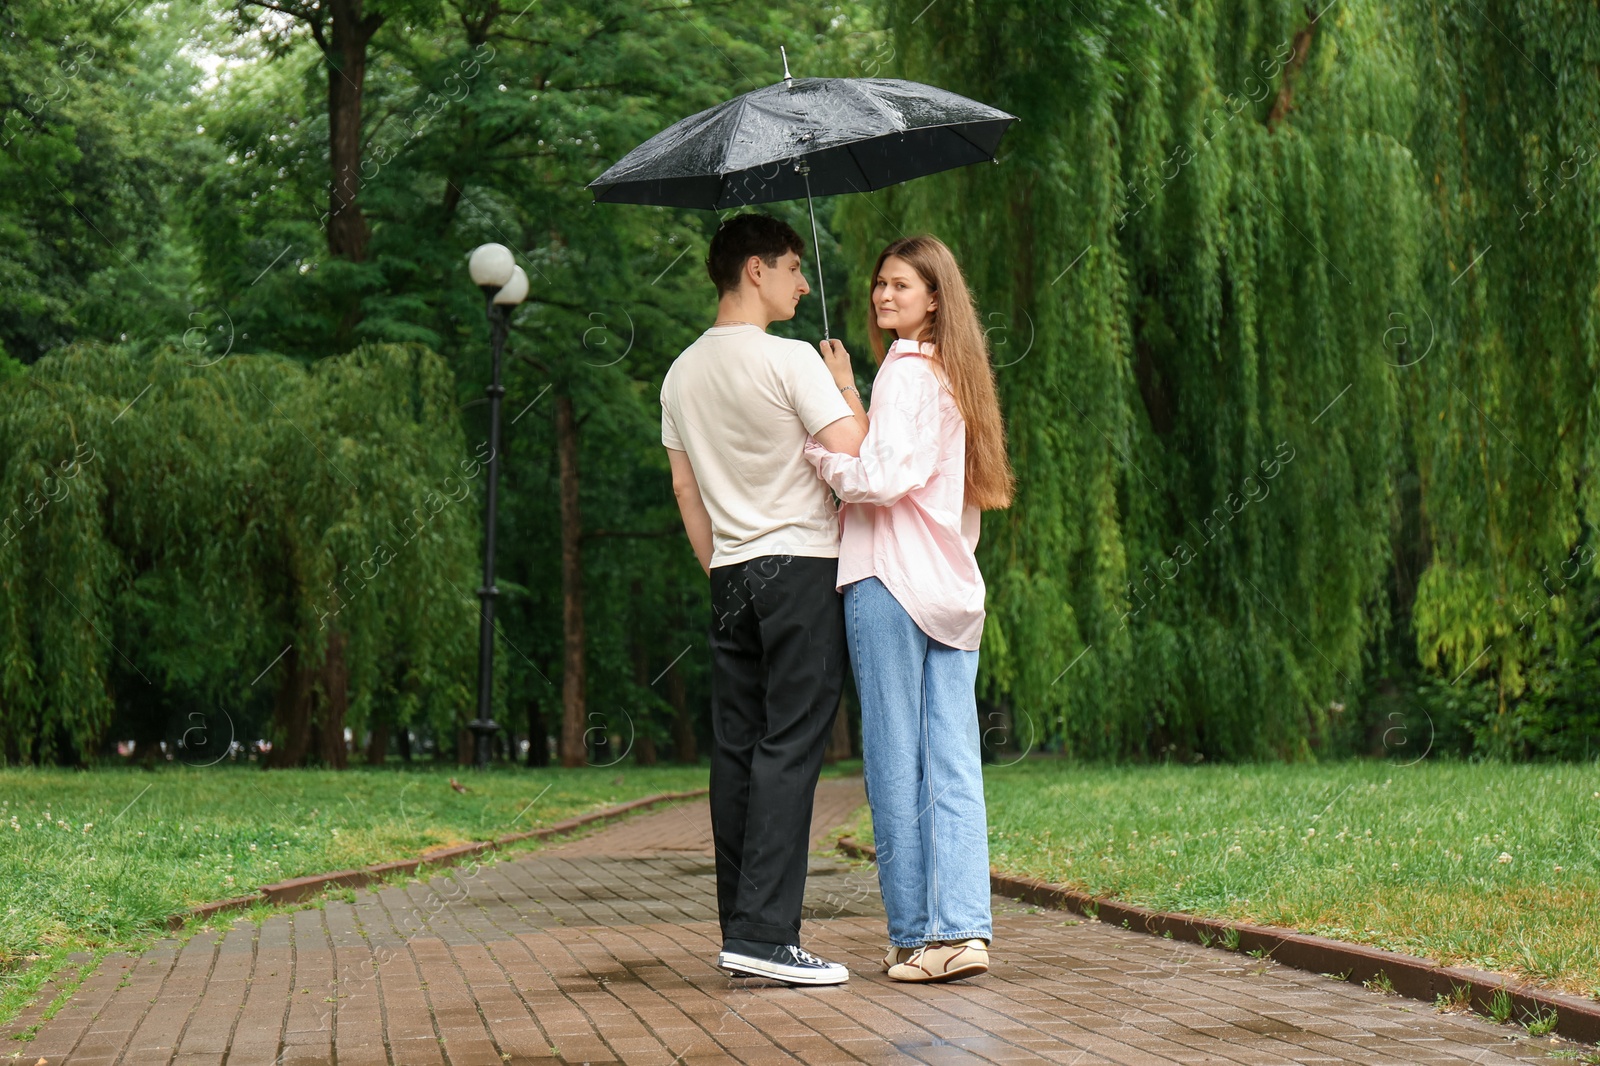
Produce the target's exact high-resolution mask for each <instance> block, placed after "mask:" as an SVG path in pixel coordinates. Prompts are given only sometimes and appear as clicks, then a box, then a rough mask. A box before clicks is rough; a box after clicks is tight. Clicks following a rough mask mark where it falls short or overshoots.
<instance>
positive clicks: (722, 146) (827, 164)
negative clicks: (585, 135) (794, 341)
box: [587, 56, 1017, 337]
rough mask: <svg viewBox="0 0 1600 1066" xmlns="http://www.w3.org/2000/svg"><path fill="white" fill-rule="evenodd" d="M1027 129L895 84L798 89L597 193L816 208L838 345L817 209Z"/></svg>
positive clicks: (651, 147)
mask: <svg viewBox="0 0 1600 1066" xmlns="http://www.w3.org/2000/svg"><path fill="white" fill-rule="evenodd" d="M1015 121H1017V118H1016V116H1015V115H1008V114H1006V113H1005V112H1004V111H1000V110H997V109H996V108H993V107H990V106H988V105H987V104H980V103H978V102H977V101H975V100H969V99H967V98H966V97H964V96H958V95H956V94H955V93H952V92H946V91H945V90H944V89H937V88H934V87H933V86H931V85H922V84H919V83H917V82H914V81H901V80H899V79H896V78H794V77H790V75H789V61H788V57H787V56H785V57H784V64H783V81H781V82H778V83H775V84H773V85H769V86H767V87H766V88H764V89H757V90H755V91H754V92H748V93H745V94H744V95H743V96H739V97H736V98H734V99H732V100H729V101H728V102H727V103H723V104H718V105H717V106H716V107H713V108H711V109H709V110H706V111H702V112H700V113H699V114H698V115H691V116H690V117H689V118H686V119H684V120H683V121H681V122H678V123H675V124H673V125H672V126H669V127H667V128H666V129H664V130H662V131H661V132H660V133H658V134H656V135H655V136H654V137H652V138H650V139H649V140H648V141H645V142H644V143H643V144H641V145H640V146H639V147H637V148H635V149H634V150H633V151H631V152H629V153H628V154H627V155H625V156H623V157H622V159H620V160H619V161H618V162H617V163H616V164H615V165H614V166H612V167H611V168H610V169H609V170H607V171H606V172H605V173H604V174H601V175H600V176H599V177H598V178H596V179H595V180H594V181H592V182H590V183H589V185H588V186H587V187H588V188H590V189H593V190H594V191H595V201H596V202H604V203H616V204H657V205H661V206H665V207H700V208H706V209H709V210H720V209H721V208H725V207H741V206H749V205H753V204H765V203H772V202H773V201H777V200H798V199H799V198H800V197H802V196H804V197H805V198H806V210H807V211H808V212H809V213H810V215H811V241H812V245H813V247H814V248H815V249H816V254H817V260H818V266H817V284H818V287H819V292H820V294H821V300H822V334H823V336H824V337H826V336H827V335H828V302H827V300H828V295H827V291H826V289H823V288H822V287H821V286H822V268H821V259H822V247H821V244H820V243H819V242H818V240H817V216H816V212H815V211H813V210H812V208H811V197H812V196H813V195H816V196H829V195H833V194H835V193H847V192H871V191H872V190H874V189H881V188H884V187H885V186H888V185H896V184H898V183H900V182H902V181H910V180H911V179H912V178H920V177H923V176H924V175H927V174H937V173H939V172H940V171H941V170H951V169H954V168H955V167H964V166H967V165H969V164H971V163H979V162H983V161H984V160H990V161H993V160H994V153H995V149H996V148H997V147H998V146H999V144H1000V138H1001V137H1002V136H1003V135H1004V134H1005V131H1006V128H1007V127H1008V126H1010V125H1011V123H1013V122H1015Z"/></svg>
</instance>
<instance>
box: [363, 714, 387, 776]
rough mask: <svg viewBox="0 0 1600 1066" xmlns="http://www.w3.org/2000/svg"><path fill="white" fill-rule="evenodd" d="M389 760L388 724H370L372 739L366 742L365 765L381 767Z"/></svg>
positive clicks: (382, 722) (379, 722) (380, 722)
mask: <svg viewBox="0 0 1600 1066" xmlns="http://www.w3.org/2000/svg"><path fill="white" fill-rule="evenodd" d="M388 758H389V723H388V722H384V721H378V722H374V723H373V724H372V738H371V739H370V740H369V741H368V742H367V765H368V766H382V765H383V764H384V763H385V762H386V761H387V760H388Z"/></svg>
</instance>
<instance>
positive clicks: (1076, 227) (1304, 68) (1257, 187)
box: [841, 0, 1424, 757]
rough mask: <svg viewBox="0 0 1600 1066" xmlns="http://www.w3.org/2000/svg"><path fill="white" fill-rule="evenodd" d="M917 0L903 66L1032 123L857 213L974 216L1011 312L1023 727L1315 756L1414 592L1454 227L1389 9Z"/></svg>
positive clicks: (1000, 693) (985, 283)
mask: <svg viewBox="0 0 1600 1066" xmlns="http://www.w3.org/2000/svg"><path fill="white" fill-rule="evenodd" d="M887 17H888V27H889V31H890V32H889V36H888V38H887V43H888V53H889V54H890V55H892V59H893V66H895V67H896V68H897V69H896V70H894V71H893V72H894V73H898V74H900V75H902V76H905V77H910V78H913V79H917V80H924V81H930V82H934V83H937V84H940V85H942V86H945V87H947V88H951V89H954V90H956V91H958V92H964V93H967V94H970V95H973V96H976V97H979V98H982V99H984V100H985V101H986V102H988V103H991V104H994V105H996V106H998V107H1001V108H1005V109H1006V110H1008V111H1011V112H1012V113H1014V114H1016V115H1018V116H1019V117H1020V119H1021V122H1020V123H1019V124H1018V125H1017V126H1016V127H1014V129H1013V131H1012V132H1011V133H1010V134H1008V136H1007V140H1006V142H1005V143H1004V145H1003V148H1002V158H1001V160H1000V165H999V166H997V167H993V166H990V167H974V168H968V169H966V170H962V171H957V172H952V173H949V174H946V175H942V176H939V177H936V178H933V179H929V180H925V181H922V182H917V183H913V184H910V185H906V186H901V187H897V188H895V189H893V190H892V191H888V192H885V193H881V194H878V195H877V196H875V197H872V198H870V199H868V198H857V199H855V200H853V201H847V202H846V203H845V204H844V205H843V206H842V209H841V215H842V217H843V218H844V228H845V230H846V232H847V233H848V235H849V236H848V241H849V243H851V244H853V246H854V247H855V248H856V249H857V250H858V251H859V252H860V253H861V254H862V255H863V256H864V257H870V256H871V255H872V254H873V253H874V252H875V251H876V249H877V248H878V247H880V246H881V242H882V241H883V240H884V239H885V238H888V237H892V236H894V235H895V234H896V232H899V231H904V232H914V231H918V230H927V231H931V232H934V233H936V234H939V235H941V236H942V237H944V238H945V239H946V240H947V241H948V242H949V243H950V244H951V245H952V247H953V248H954V250H955V251H956V253H957V256H958V258H959V259H960V260H961V262H962V263H963V266H964V268H965V269H966V271H967V273H968V276H969V279H970V280H971V282H972V283H973V285H974V288H975V291H976V293H977V295H978V298H979V301H980V305H981V308H982V310H983V311H984V313H985V314H986V315H987V316H988V318H987V322H988V325H989V326H990V327H991V334H990V339H991V343H992V344H993V347H994V350H995V361H996V366H997V373H998V376H999V380H1000V386H1001V393H1002V400H1003V403H1004V406H1005V411H1006V414H1007V417H1008V422H1009V431H1010V443H1011V451H1012V457H1013V461H1014V463H1015V465H1016V469H1017V474H1018V479H1019V492H1018V495H1017V501H1016V504H1015V506H1013V507H1012V508H1011V510H1010V511H1008V512H1003V513H995V514H990V515H987V516H985V519H984V525H983V537H982V541H981V543H980V546H979V553H980V561H981V562H982V564H983V568H984V573H985V575H986V577H987V579H988V583H989V601H988V605H989V623H988V628H987V629H986V631H985V643H984V649H983V651H984V655H983V668H984V672H983V678H982V681H981V683H980V684H981V686H982V688H983V689H984V691H985V692H986V693H987V694H988V695H989V697H990V698H991V699H992V700H993V701H994V702H995V704H996V705H997V706H999V707H1000V708H1001V709H1004V708H1005V707H1007V706H1009V708H1010V709H1011V711H1012V712H1013V716H1014V720H1015V726H1014V727H1015V729H1016V731H1017V736H1016V739H1017V741H1018V742H1019V743H1025V742H1027V741H1028V740H1029V739H1030V736H1029V731H1030V730H1033V731H1035V733H1036V734H1037V733H1043V734H1044V735H1045V736H1048V737H1051V738H1053V739H1054V740H1055V741H1057V742H1058V743H1059V744H1060V745H1061V746H1062V747H1064V748H1065V749H1066V750H1068V751H1072V752H1075V753H1079V754H1085V755H1126V754H1133V753H1143V754H1149V755H1161V754H1176V755H1178V756H1180V757H1200V756H1207V757H1218V756H1220V757H1250V756H1256V755H1263V754H1278V755H1285V756H1291V757H1292V756H1298V755H1301V754H1304V753H1306V752H1307V751H1308V750H1311V749H1312V748H1314V747H1315V746H1316V745H1317V744H1318V743H1319V742H1321V741H1322V740H1323V739H1325V738H1326V735H1327V731H1328V730H1329V729H1330V728H1332V726H1333V725H1334V724H1335V722H1336V718H1335V715H1337V714H1338V713H1339V712H1340V711H1341V710H1343V709H1344V707H1345V706H1347V705H1348V704H1350V703H1351V701H1353V700H1354V698H1355V696H1356V695H1357V693H1358V691H1359V688H1360V680H1361V678H1362V652H1363V649H1364V647H1366V646H1367V645H1368V644H1369V643H1370V641H1371V640H1372V638H1373V636H1374V635H1375V632H1376V630H1377V629H1378V628H1379V626H1380V623H1379V622H1378V621H1376V620H1377V619H1381V618H1382V617H1383V615H1382V612H1381V611H1379V610H1376V609H1375V605H1377V604H1379V603H1380V602H1381V600H1382V597H1383V594H1384V578H1385V576H1386V559H1387V556H1388V541H1389V530H1390V521H1391V499H1390V485H1391V482H1392V473H1393V469H1394V467H1395V465H1396V463H1397V454H1398V447H1397V441H1398V421H1399V416H1398V410H1397V399H1396V383H1395V378H1394V376H1393V373H1394V372H1393V369H1392V368H1391V367H1389V366H1388V365H1387V364H1386V360H1385V358H1384V356H1385V353H1386V349H1385V348H1384V344H1383V342H1384V337H1385V331H1386V330H1387V329H1389V328H1390V327H1391V326H1392V325H1393V320H1392V319H1390V318H1389V317H1388V316H1389V314H1390V313H1391V312H1393V311H1396V310H1405V309H1414V307H1415V306H1416V297H1415V290H1416V280H1415V279H1416V272H1417V262H1418V257H1419V254H1420V253H1419V249H1420V247H1421V246H1422V242H1423V240H1424V234H1423V231H1422V226H1421V223H1420V216H1421V203H1422V200H1421V195H1420V187H1419V183H1418V173H1417V168H1416V165H1415V163H1414V161H1413V158H1412V156H1411V153H1410V152H1409V151H1408V150H1407V148H1406V146H1405V137H1406V135H1407V133H1408V119H1409V116H1410V114H1411V100H1412V98H1413V97H1414V96H1415V93H1416V89H1415V86H1414V84H1413V78H1414V74H1413V72H1412V71H1411V70H1410V68H1409V67H1408V65H1407V63H1406V59H1407V58H1408V57H1407V56H1405V55H1404V53H1403V52H1402V51H1401V49H1400V47H1399V45H1398V43H1397V41H1396V38H1395V35H1394V27H1393V25H1392V24H1391V23H1390V18H1391V16H1389V15H1387V14H1386V13H1385V12H1384V11H1382V10H1381V9H1380V8H1379V7H1378V6H1376V5H1370V4H1369V5H1358V4H1341V5H1338V6H1337V7H1335V8H1333V10H1331V11H1328V12H1327V13H1326V14H1324V15H1322V17H1320V18H1318V17H1317V12H1316V11H1315V10H1314V9H1308V8H1304V7H1302V6H1301V5H1298V4H1288V3H1276V4H1274V3H1250V4H1244V5H1233V6H1231V7H1229V8H1228V9H1226V10H1223V9H1217V8H1213V7H1211V6H1210V5H1189V4H1180V5H1177V6H1163V7H1159V8H1158V7H1154V6H1151V5H1145V4H1131V3H1106V4H1100V5H1093V6H1090V5H1073V4H1068V5H1057V4H1053V3H1042V2H1040V3H1028V2H1020V3H1008V4H1002V5H989V4H983V5H979V4H976V3H962V2H956V0H948V2H945V3H941V4H936V5H932V6H924V5H922V4H919V3H911V4H902V3H897V2H896V3H891V4H889V6H888V9H887ZM882 51H883V49H881V48H880V49H879V52H882ZM870 261H871V260H870V258H865V259H864V262H866V263H870ZM857 284H858V285H859V284H861V282H859V281H858V283H857Z"/></svg>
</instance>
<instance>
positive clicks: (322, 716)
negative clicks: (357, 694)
mask: <svg viewBox="0 0 1600 1066" xmlns="http://www.w3.org/2000/svg"><path fill="white" fill-rule="evenodd" d="M349 641H350V638H349V637H347V636H346V635H345V634H343V633H340V632H337V631H335V632H332V633H329V634H328V652H327V656H326V657H325V658H324V659H323V662H322V669H321V671H320V673H321V675H322V676H321V681H322V684H321V685H320V686H319V687H320V689H321V691H320V693H319V699H318V700H317V707H316V710H317V734H318V737H319V738H320V740H321V743H320V745H319V747H320V749H321V750H320V751H319V752H318V754H319V755H320V756H321V758H322V764H323V765H324V766H328V767H331V768H333V769H335V770H343V769H344V768H345V767H346V766H347V765H349V757H348V756H349V750H350V749H349V747H348V746H347V744H346V743H345V739H344V718H345V712H346V711H347V710H348V709H349V697H350V670H349V667H348V665H347V663H346V662H345V657H344V651H345V646H346V645H347V644H348V643H349Z"/></svg>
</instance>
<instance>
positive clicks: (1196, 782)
mask: <svg viewBox="0 0 1600 1066" xmlns="http://www.w3.org/2000/svg"><path fill="white" fill-rule="evenodd" d="M985 785H986V793H987V799H988V813H989V841H990V861H991V862H992V863H994V865H995V866H997V867H999V868H1000V869H1002V870H1005V871H1007V872H1009V873H1016V874H1024V875H1027V876H1030V877H1036V878H1039V879H1041V880H1045V881H1051V882H1056V883H1060V884H1066V885H1071V886H1073V887H1075V888H1078V889H1080V890H1082V891H1085V892H1088V893H1090V894H1091V895H1095V896H1103V897H1111V898H1116V899H1120V900H1123V901H1126V902H1132V903H1138V904H1142V905H1144V906H1149V907H1155V908H1158V909H1160V910H1169V911H1183V912H1186V913H1190V914H1200V915H1205V916H1208V917H1214V918H1228V919H1234V920H1238V921H1246V922H1254V923H1259V924H1263V925H1276V926H1283V927H1287V928H1291V929H1298V930H1300V931H1302V932H1306V933H1313V934H1316V935H1319V936H1326V937H1332V938H1334V939H1338V940H1345V941H1351V942H1355V943H1360V944H1370V945H1373V946H1375V947H1381V948H1388V949H1390V950H1393V951H1401V952H1405V953H1407V954H1411V955H1420V956H1423V957H1426V958H1432V959H1435V960H1437V961H1440V962H1443V963H1446V964H1452V965H1455V964H1459V965H1466V966H1473V967H1477V968H1481V969H1485V970H1494V971H1499V972H1503V973H1510V974H1516V975H1519V976H1526V977H1530V978H1533V979H1535V980H1538V981H1539V982H1541V983H1543V984H1545V985H1549V986H1552V987H1556V988H1559V989H1562V990H1564V991H1568V992H1573V993H1576V994H1578V995H1588V996H1596V997H1597V998H1600V767H1597V766H1596V765H1595V764H1592V763H1591V764H1582V765H1573V764H1560V765H1502V764H1493V763H1477V764H1466V763H1427V762H1424V763H1418V764H1416V765H1412V766H1403V765H1400V764H1396V763H1389V762H1378V761H1354V762H1342V763H1334V764H1324V765H1320V766H1309V765H1294V766H1282V765H1259V766H1256V765H1252V766H1238V767H1227V766H1209V767H1208V766H1200V767H1179V766H1161V767H1125V768H1114V767H1099V766H1084V765H1077V764H1072V763H1069V762H1065V761H1059V760H1042V759H1041V760H1027V761H1024V762H1022V763H1020V764H1018V765H1016V766H1006V767H986V768H985ZM859 828H860V829H861V830H863V832H862V835H863V836H864V837H865V838H866V839H870V830H871V826H870V823H869V822H865V821H864V822H862V823H861V824H860V826H859Z"/></svg>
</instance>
